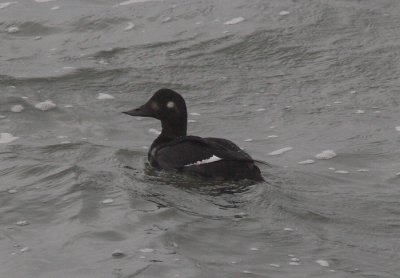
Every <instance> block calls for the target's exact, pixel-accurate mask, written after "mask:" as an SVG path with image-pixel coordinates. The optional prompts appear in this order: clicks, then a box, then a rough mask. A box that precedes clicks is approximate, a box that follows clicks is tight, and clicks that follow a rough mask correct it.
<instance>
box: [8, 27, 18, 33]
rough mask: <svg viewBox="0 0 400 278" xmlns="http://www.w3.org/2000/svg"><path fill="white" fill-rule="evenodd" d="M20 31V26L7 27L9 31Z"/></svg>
mask: <svg viewBox="0 0 400 278" xmlns="http://www.w3.org/2000/svg"><path fill="white" fill-rule="evenodd" d="M18 31H19V28H18V27H17V26H11V27H8V28H7V32H8V33H17V32H18Z"/></svg>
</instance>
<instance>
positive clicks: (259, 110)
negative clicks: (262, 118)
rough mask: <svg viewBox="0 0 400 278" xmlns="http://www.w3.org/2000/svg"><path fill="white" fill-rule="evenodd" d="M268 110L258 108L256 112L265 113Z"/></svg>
mask: <svg viewBox="0 0 400 278" xmlns="http://www.w3.org/2000/svg"><path fill="white" fill-rule="evenodd" d="M265 110H266V109H265V108H258V109H257V110H256V112H261V111H265Z"/></svg>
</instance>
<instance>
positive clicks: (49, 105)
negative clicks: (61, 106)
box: [35, 100, 57, 111]
mask: <svg viewBox="0 0 400 278" xmlns="http://www.w3.org/2000/svg"><path fill="white" fill-rule="evenodd" d="M35 107H36V108H37V109H39V110H42V111H47V110H51V109H54V108H56V107H57V105H56V104H55V103H54V102H52V101H51V100H46V101H43V102H39V103H37V104H36V105H35Z"/></svg>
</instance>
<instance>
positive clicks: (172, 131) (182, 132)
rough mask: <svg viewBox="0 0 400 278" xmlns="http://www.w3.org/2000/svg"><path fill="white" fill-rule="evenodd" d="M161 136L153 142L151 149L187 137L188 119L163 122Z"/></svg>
mask: <svg viewBox="0 0 400 278" xmlns="http://www.w3.org/2000/svg"><path fill="white" fill-rule="evenodd" d="M161 127H162V130H161V134H160V135H159V136H158V137H157V139H156V140H155V141H154V142H153V144H152V146H151V148H153V147H155V146H157V145H159V144H164V143H168V142H170V141H172V140H175V139H176V138H178V137H182V136H186V132H187V118H185V119H181V120H177V121H161Z"/></svg>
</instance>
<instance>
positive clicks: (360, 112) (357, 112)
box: [355, 110, 365, 114]
mask: <svg viewBox="0 0 400 278" xmlns="http://www.w3.org/2000/svg"><path fill="white" fill-rule="evenodd" d="M355 113H356V114H364V113H365V111H364V110H357V111H356V112H355Z"/></svg>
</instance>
